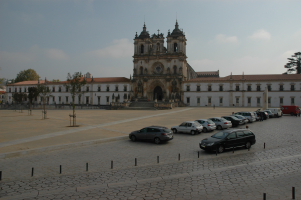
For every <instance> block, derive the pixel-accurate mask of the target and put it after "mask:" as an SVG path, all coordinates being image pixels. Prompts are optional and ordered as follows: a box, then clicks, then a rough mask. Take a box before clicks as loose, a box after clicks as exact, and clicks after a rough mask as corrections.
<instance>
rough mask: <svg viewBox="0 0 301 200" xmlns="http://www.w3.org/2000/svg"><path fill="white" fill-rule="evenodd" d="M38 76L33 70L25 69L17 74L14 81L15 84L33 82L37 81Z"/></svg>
mask: <svg viewBox="0 0 301 200" xmlns="http://www.w3.org/2000/svg"><path fill="white" fill-rule="evenodd" d="M39 78H40V76H39V75H38V74H37V72H36V71H35V70H33V69H27V70H23V71H21V72H19V74H18V75H17V77H16V79H15V83H17V82H21V81H35V80H39Z"/></svg>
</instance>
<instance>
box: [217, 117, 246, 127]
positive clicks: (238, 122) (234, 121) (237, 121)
mask: <svg viewBox="0 0 301 200" xmlns="http://www.w3.org/2000/svg"><path fill="white" fill-rule="evenodd" d="M222 118H224V119H226V120H228V121H231V122H232V127H236V126H238V125H243V124H244V121H243V120H242V119H238V118H237V117H235V116H222Z"/></svg>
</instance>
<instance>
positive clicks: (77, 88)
mask: <svg viewBox="0 0 301 200" xmlns="http://www.w3.org/2000/svg"><path fill="white" fill-rule="evenodd" d="M86 83H87V82H86V80H85V78H83V77H82V75H81V73H79V72H75V73H74V74H73V75H72V76H71V74H70V73H68V76H67V82H66V83H65V84H64V86H65V88H66V91H68V92H70V94H71V98H72V108H73V115H72V116H71V117H73V126H75V123H74V118H75V117H76V115H75V97H76V96H78V97H79V98H80V97H81V96H82V95H83V93H84V92H83V91H82V90H81V88H82V86H84V85H86Z"/></svg>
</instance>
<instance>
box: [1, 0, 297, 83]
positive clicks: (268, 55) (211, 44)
mask: <svg viewBox="0 0 301 200" xmlns="http://www.w3.org/2000/svg"><path fill="white" fill-rule="evenodd" d="M300 8H301V1H300V0H22V1H21V0H0V67H1V70H0V78H7V79H12V78H15V77H16V75H17V74H18V73H19V72H20V71H21V70H26V69H29V68H32V69H34V70H36V71H37V73H38V74H39V75H40V77H41V79H44V78H45V77H47V79H48V80H52V79H60V80H65V79H66V77H67V74H68V72H70V73H71V74H73V73H74V72H78V71H79V72H82V73H86V72H90V73H91V74H92V76H93V77H116V76H118V77H119V76H120V77H128V78H129V76H130V74H132V73H133V62H132V61H133V58H132V56H133V51H134V46H133V39H134V37H135V33H136V32H138V34H139V33H140V32H141V31H142V27H143V23H144V20H145V24H146V27H147V31H149V33H150V34H153V33H157V30H158V29H159V30H160V33H163V34H164V36H166V35H167V32H168V30H169V29H170V30H171V31H172V30H173V29H174V25H175V22H176V16H177V20H178V23H179V27H180V28H181V29H183V30H184V32H185V34H186V38H187V52H186V53H187V56H188V59H187V61H188V63H189V64H190V65H191V66H192V67H193V68H194V69H195V71H213V70H220V75H221V76H227V75H229V74H231V72H232V73H233V74H242V73H243V72H244V73H245V74H277V73H283V72H285V71H286V69H285V68H284V65H285V64H286V62H287V58H288V57H291V55H292V54H293V53H295V52H297V51H301V11H300ZM165 46H166V41H165Z"/></svg>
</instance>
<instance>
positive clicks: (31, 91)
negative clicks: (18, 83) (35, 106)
mask: <svg viewBox="0 0 301 200" xmlns="http://www.w3.org/2000/svg"><path fill="white" fill-rule="evenodd" d="M38 96H39V91H38V88H37V87H29V88H28V99H29V109H30V115H31V104H32V100H33V99H35V98H37V97H38Z"/></svg>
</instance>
